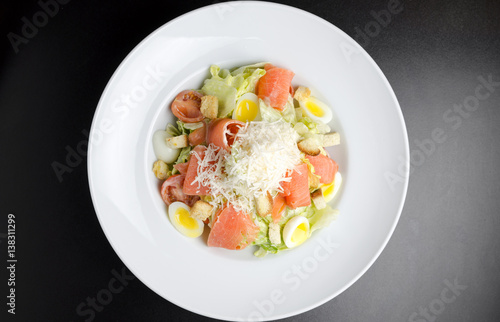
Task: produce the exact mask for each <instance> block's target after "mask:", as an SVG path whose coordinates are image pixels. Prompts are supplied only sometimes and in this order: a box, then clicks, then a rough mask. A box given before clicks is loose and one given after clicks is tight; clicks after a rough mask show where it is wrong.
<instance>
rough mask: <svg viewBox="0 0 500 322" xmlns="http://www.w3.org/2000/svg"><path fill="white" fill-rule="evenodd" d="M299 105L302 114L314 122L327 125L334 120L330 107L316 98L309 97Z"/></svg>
mask: <svg viewBox="0 0 500 322" xmlns="http://www.w3.org/2000/svg"><path fill="white" fill-rule="evenodd" d="M299 104H300V107H301V109H302V112H303V113H304V114H305V115H307V116H308V117H310V118H311V119H312V120H313V121H320V122H323V123H325V124H327V123H329V122H330V121H331V120H332V118H333V115H332V110H331V109H330V107H328V105H326V104H325V103H323V102H322V101H320V100H319V99H317V98H316V97H314V96H309V97H308V98H307V99H305V100H301V101H299Z"/></svg>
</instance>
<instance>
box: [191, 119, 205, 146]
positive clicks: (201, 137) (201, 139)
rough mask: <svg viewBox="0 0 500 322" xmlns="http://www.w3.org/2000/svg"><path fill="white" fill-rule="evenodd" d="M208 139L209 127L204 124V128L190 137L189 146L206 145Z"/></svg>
mask: <svg viewBox="0 0 500 322" xmlns="http://www.w3.org/2000/svg"><path fill="white" fill-rule="evenodd" d="M206 139H207V125H206V124H205V122H203V126H202V127H200V128H197V129H196V130H194V131H193V132H191V133H190V134H189V136H188V141H189V145H192V146H196V145H199V144H203V143H205V141H206Z"/></svg>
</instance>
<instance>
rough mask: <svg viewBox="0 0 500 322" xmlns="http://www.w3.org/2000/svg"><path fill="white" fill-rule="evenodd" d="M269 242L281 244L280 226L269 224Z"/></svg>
mask: <svg viewBox="0 0 500 322" xmlns="http://www.w3.org/2000/svg"><path fill="white" fill-rule="evenodd" d="M268 235H269V241H270V242H271V243H272V244H274V245H278V244H281V233H280V225H278V224H275V223H273V222H272V223H270V224H269V231H268Z"/></svg>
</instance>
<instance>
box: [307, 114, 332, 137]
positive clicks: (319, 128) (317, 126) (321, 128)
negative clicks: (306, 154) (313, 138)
mask: <svg viewBox="0 0 500 322" xmlns="http://www.w3.org/2000/svg"><path fill="white" fill-rule="evenodd" d="M299 122H301V123H304V125H306V126H307V128H308V129H309V132H310V133H312V134H325V133H328V132H330V127H329V126H328V125H326V124H325V123H322V122H320V121H313V120H312V119H311V118H310V117H307V116H304V117H302V118H301V119H300V121H299Z"/></svg>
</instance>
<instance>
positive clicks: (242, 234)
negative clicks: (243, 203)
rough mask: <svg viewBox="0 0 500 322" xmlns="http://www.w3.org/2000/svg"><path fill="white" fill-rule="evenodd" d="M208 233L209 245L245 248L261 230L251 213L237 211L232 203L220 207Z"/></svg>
mask: <svg viewBox="0 0 500 322" xmlns="http://www.w3.org/2000/svg"><path fill="white" fill-rule="evenodd" d="M215 216H216V219H215V221H214V223H213V225H212V229H211V230H210V234H209V235H208V243H207V244H208V246H210V247H222V248H226V249H231V250H235V249H243V248H245V247H247V246H248V245H249V244H251V243H252V242H253V241H254V240H255V238H256V237H257V234H258V232H259V227H257V225H255V223H254V222H253V221H252V218H251V217H250V215H249V214H247V213H245V212H243V211H240V212H238V211H236V210H235V209H234V207H233V206H232V205H227V206H226V207H224V208H222V209H220V210H219V211H218V212H217V213H216V215H215Z"/></svg>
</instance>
